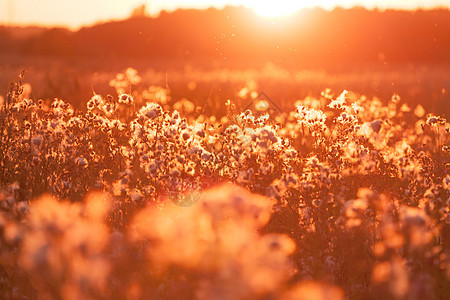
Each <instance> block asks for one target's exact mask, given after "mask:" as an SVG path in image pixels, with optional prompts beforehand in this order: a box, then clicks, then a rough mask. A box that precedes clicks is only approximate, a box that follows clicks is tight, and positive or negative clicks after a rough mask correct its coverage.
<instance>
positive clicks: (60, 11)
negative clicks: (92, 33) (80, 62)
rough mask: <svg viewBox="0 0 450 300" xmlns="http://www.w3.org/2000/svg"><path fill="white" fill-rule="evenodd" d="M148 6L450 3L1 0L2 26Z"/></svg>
mask: <svg viewBox="0 0 450 300" xmlns="http://www.w3.org/2000/svg"><path fill="white" fill-rule="evenodd" d="M141 4H146V5H147V7H148V10H149V12H150V13H151V14H154V15H156V14H158V12H159V11H161V10H168V11H171V10H174V9H177V8H206V7H210V6H214V7H218V8H221V7H224V6H225V5H244V6H247V7H250V8H253V9H255V11H256V12H257V13H259V14H261V15H265V16H271V15H283V14H286V13H288V12H292V11H295V10H296V9H300V8H302V7H313V6H321V7H324V8H326V9H330V8H333V7H334V6H336V5H337V6H341V7H352V6H355V5H358V6H365V7H367V8H374V7H378V8H381V9H384V8H407V9H415V8H417V7H422V8H432V7H449V6H450V0H408V1H405V0H381V1H375V0H359V1H358V0H345V1H338V0H303V1H302V0H300V1H292V0H276V1H270V2H268V1H261V0H244V1H237V0H216V1H212V0H76V1H73V0H70V1H69V0H58V1H55V0H39V1H36V0H1V1H0V24H7V25H35V24H39V25H45V26H55V25H60V26H61V25H62V26H69V27H71V28H78V27H80V26H83V25H91V24H93V23H96V22H98V21H104V20H111V19H122V18H125V17H127V16H129V15H130V13H131V11H132V10H133V8H134V7H137V6H139V5H141Z"/></svg>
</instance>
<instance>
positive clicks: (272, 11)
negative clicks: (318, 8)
mask: <svg viewBox="0 0 450 300" xmlns="http://www.w3.org/2000/svg"><path fill="white" fill-rule="evenodd" d="M305 2H306V3H305ZM309 2H310V1H302V2H296V1H290V0H278V1H252V2H251V4H250V5H249V6H250V7H251V8H252V9H253V10H254V11H255V13H257V14H258V15H260V16H262V17H267V18H278V17H284V16H288V15H290V14H292V13H294V12H296V11H297V10H299V9H301V8H304V7H307V6H308V5H310V4H311V3H309Z"/></svg>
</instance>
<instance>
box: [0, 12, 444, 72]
mask: <svg viewBox="0 0 450 300" xmlns="http://www.w3.org/2000/svg"><path fill="white" fill-rule="evenodd" d="M249 19H250V20H249ZM187 25H189V26H187ZM27 31H28V32H27ZM448 32H450V12H449V11H448V10H443V9H442V10H431V11H390V10H388V11H369V10H366V9H363V8H354V9H349V10H345V9H335V10H333V11H331V12H328V11H325V10H322V9H314V10H301V11H299V12H298V13H296V14H294V15H292V16H290V17H287V18H283V19H280V20H272V19H264V18H261V17H259V16H257V15H255V14H254V13H253V12H252V11H251V10H249V9H245V8H233V7H228V8H225V9H223V10H217V9H208V10H177V11H175V12H172V13H167V12H162V13H161V14H160V15H159V16H158V17H156V18H149V17H134V18H130V19H128V20H123V21H116V22H109V23H104V24H98V25H95V26H92V27H85V28H82V29H80V30H78V31H76V32H71V31H69V30H66V29H62V28H51V29H39V28H29V29H28V30H26V29H24V28H5V27H3V28H1V29H0V36H1V39H0V40H1V42H0V43H1V44H0V45H1V47H0V51H1V52H2V54H5V53H15V54H19V55H26V56H30V55H52V56H55V55H57V56H65V57H93V58H104V59H111V58H140V59H143V58H145V59H180V60H183V61H191V62H195V63H199V64H206V65H208V64H210V63H212V62H216V63H220V64H224V65H226V64H229V65H231V66H233V65H239V66H242V65H243V64H244V65H250V66H254V65H260V64H262V63H265V62H267V61H272V62H276V63H277V64H280V65H282V66H292V67H297V68H303V67H322V68H332V67H342V66H343V65H345V64H349V63H350V64H352V65H364V64H376V63H380V62H382V63H384V62H386V63H405V62H407V63H448V62H450V51H448V50H449V49H450V36H449V35H448Z"/></svg>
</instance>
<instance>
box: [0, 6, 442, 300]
mask: <svg viewBox="0 0 450 300" xmlns="http://www.w3.org/2000/svg"><path fill="white" fill-rule="evenodd" d="M144 8H145V7H144ZM229 10H230V9H229ZM241 10H242V9H241ZM232 12H233V13H235V14H237V15H238V16H240V15H239V14H240V11H237V12H238V13H239V14H238V13H236V12H234V10H232ZM219 13H220V14H224V15H225V13H228V12H227V11H226V9H225V10H224V11H215V10H209V11H208V12H202V13H198V12H195V11H194V12H192V11H187V12H177V13H173V14H168V15H163V16H162V17H160V18H159V19H150V18H149V20H147V19H138V20H136V19H130V20H127V21H124V22H123V23H124V24H125V25H127V26H131V25H133V24H134V25H135V23H138V25H139V26H140V24H141V23H145V24H147V23H151V24H153V22H154V23H155V24H156V23H157V22H166V21H165V19H164V18H175V19H177V18H179V19H180V20H181V19H182V18H181V17H180V16H183V14H185V15H186V16H189V14H191V15H193V16H195V17H197V14H202V16H203V17H202V18H205V19H209V18H210V16H209V15H208V14H213V15H214V14H219ZM316 14H320V16H322V15H323V19H327V18H328V17H329V18H330V19H331V18H337V19H339V20H340V19H341V14H342V15H344V16H347V15H346V14H354V16H359V15H361V16H366V15H369V16H372V15H375V17H373V18H374V20H378V19H376V18H388V20H391V19H389V18H391V17H392V16H396V17H397V18H398V17H399V16H400V17H402V18H406V19H407V20H410V19H411V20H414V18H419V17H415V16H410V15H411V14H410V13H406V12H396V13H393V12H388V13H385V14H381V13H379V12H373V11H372V12H366V11H361V9H354V11H343V10H336V11H333V12H331V13H325V12H322V11H319V12H316ZM418 14H419V13H418ZM448 14H449V12H448V10H447V11H446V10H440V11H437V12H435V13H434V16H435V17H433V14H432V13H431V12H428V13H427V12H422V13H420V14H419V15H420V17H421V18H422V19H421V20H422V22H425V24H428V23H427V22H428V20H429V19H432V20H434V19H433V18H436V20H441V21H439V22H442V24H444V21H445V20H446V19H445V18H444V17H443V16H446V15H448ZM436 15H439V18H440V19H438V17H436ZM214 16H216V15H214ZM361 18H362V17H361ZM408 18H410V19H408ZM243 19H244V18H243ZM171 20H172V19H171ZM194 20H195V19H194ZM227 20H228V19H226V22H228V21H227ZM346 20H347V19H346ZM383 20H384V19H383ZM393 20H394V21H395V20H396V18H393ZM423 20H425V21H423ZM442 20H444V21H442ZM394 21H392V22H394ZM140 22H141V23H140ZM180 22H181V21H180ZM343 22H344V21H343ZM346 22H350V21H348V20H347V21H346ZM436 22H437V23H439V22H438V21H436ZM445 22H447V23H448V21H445ZM244 23H245V22H243V21H242V24H244ZM344 23H345V22H344ZM373 23H374V24H376V22H375V21H373ZM447 23H445V24H447ZM124 24H122V23H120V24H115V23H113V24H106V25H99V26H98V28H97V27H95V26H94V27H93V28H88V29H82V30H80V31H79V32H77V33H66V32H65V31H62V33H61V32H59V31H57V30H56V31H52V29H50V30H49V31H50V33H48V32H47V33H48V35H45V34H44V35H42V36H41V37H39V36H38V37H32V38H30V39H29V40H26V42H17V41H16V42H14V43H13V42H11V41H12V39H11V40H7V39H6V38H4V39H3V40H2V39H0V46H1V45H3V44H4V45H7V46H9V47H10V49H12V50H8V51H10V52H8V53H6V52H4V53H2V52H1V51H3V50H2V49H0V53H2V55H1V56H0V71H1V72H0V298H1V299H304V300H306V299H313V300H316V299H317V300H319V299H323V300H326V299H450V122H449V121H448V120H447V119H448V118H449V116H450V96H449V95H450V94H449V93H450V62H449V58H448V54H447V53H446V52H445V51H442V48H441V47H440V46H436V45H435V46H434V47H435V48H432V47H430V49H432V50H430V52H429V53H427V55H428V56H427V59H428V60H426V59H425V58H424V57H425V56H424V57H422V56H421V55H422V52H421V51H416V52H415V50H417V49H416V48H414V47H415V46H414V47H412V49H411V50H410V52H407V51H406V50H405V53H406V54H407V55H405V57H409V58H411V57H412V58H411V59H412V60H411V61H406V62H405V61H401V59H400V58H402V55H401V51H399V50H400V49H406V48H396V47H394V46H392V48H391V49H390V48H389V47H387V46H386V49H387V50H386V53H388V54H387V55H386V57H388V60H389V55H391V54H392V55H394V54H395V55H397V54H396V53H400V54H398V57H400V58H398V57H397V58H396V59H397V60H396V61H388V62H386V60H385V57H384V54H383V55H380V56H379V57H377V58H376V59H375V61H369V60H370V59H372V58H371V57H372V56H370V55H371V52H370V51H372V50H373V51H374V53H376V52H377V49H372V50H370V51H369V50H367V52H364V51H359V48H353V49H352V50H351V51H353V54H351V53H347V52H344V51H342V52H339V51H337V52H338V53H340V54H339V55H341V56H339V57H338V58H339V59H340V58H342V59H346V60H345V61H342V63H340V62H336V63H335V64H333V65H330V66H328V67H326V66H325V67H316V68H314V67H311V68H301V67H299V65H290V62H288V63H286V62H285V63H279V62H271V60H267V61H264V62H261V61H258V63H254V62H249V63H248V64H244V63H241V62H240V61H239V62H238V61H235V62H234V63H228V62H224V61H223V59H222V58H221V60H217V59H214V60H213V59H211V57H209V56H207V55H206V54H202V53H200V54H199V57H202V59H203V60H201V59H199V58H198V57H197V58H193V59H191V60H185V57H184V56H183V55H184V52H183V54H182V55H178V56H176V57H172V58H164V59H159V58H155V59H149V58H148V57H147V58H145V57H135V56H134V55H135V54H136V53H134V52H131V54H130V55H129V56H125V54H124V57H123V58H120V57H113V58H111V57H112V56H111V57H109V56H108V58H105V57H103V58H98V57H96V56H95V55H94V54H92V55H93V56H89V55H87V56H82V55H80V56H77V55H75V56H71V55H69V54H67V53H66V54H65V53H62V52H61V53H57V54H52V53H53V52H52V51H57V50H58V49H59V50H61V49H60V48H63V50H64V51H68V52H70V51H74V50H73V49H77V48H76V47H78V46H73V45H76V42H80V41H81V42H80V43H81V44H83V42H84V40H83V39H82V38H83V34H84V35H85V36H94V37H95V36H96V35H95V34H98V33H96V32H97V31H96V30H98V32H100V34H99V36H103V35H104V34H103V32H104V31H102V30H105V29H104V27H105V28H106V27H108V26H116V27H117V28H120V26H125V25H124ZM130 24H131V25H130ZM162 24H165V23H162ZM333 24H334V23H333V22H330V24H329V25H327V26H329V27H330V28H332V27H333ZM405 24H409V23H407V22H405V23H404V24H403V25H402V26H404V27H405V28H406V27H407V26H406V25H405ZM439 24H441V23H439ZM134 25H133V26H134ZM219 25H220V24H219ZM219 25H217V26H218V27H220V26H219ZM350 25H351V22H350ZM350 25H348V26H350ZM196 26H199V25H198V24H197V25H196ZM345 26H347V25H345ZM373 26H374V25H373ZM383 26H386V25H383ZM399 26H400V25H399ZM448 26H450V25H448ZM116 27H115V28H116ZM319 27H320V26H319ZM350 27H351V26H350ZM369 27H370V26H369ZM400 27H401V26H400ZM127 28H128V27H127ZM195 28H196V27H195ZM195 28H194V29H195ZM233 28H234V27H233ZM327 28H328V27H327ZM402 28H403V27H402ZM449 28H450V27H449ZM0 29H1V28H0ZM194 29H192V30H193V31H194V32H195V30H196V29H195V30H194ZM14 30H16V31H17V32H22V34H23V32H26V31H20V30H19V29H17V28H16V29H14ZM33 30H35V31H36V29H33ZM39 30H41V31H45V30H44V29H39ZM170 30H174V29H170ZM186 30H187V29H186ZM189 30H190V29H189ZM208 30H210V28H208ZM208 30H206V29H205V31H204V32H203V33H202V34H204V35H205V36H206V35H207V33H208ZM277 30H278V29H277ZM12 31H13V30H12ZM150 31H151V30H149V32H150ZM242 31H243V32H244V33H245V32H250V31H249V30H247V31H245V30H242ZM5 32H6V31H5ZM118 32H119V33H118V35H120V34H123V36H126V35H127V31H126V30H124V31H119V30H118ZM131 32H134V31H131ZM174 32H177V31H176V30H174ZM205 32H206V33H205ZM400 32H402V31H401V30H400ZM442 32H446V31H445V27H444V26H442V27H440V28H439V30H438V31H437V33H439V34H442ZM163 33H164V31H163V32H162V33H161V35H162V36H164V34H163ZM1 34H2V31H1V30H0V38H1V37H2V35H1ZM52 34H56V36H57V38H56V41H58V39H63V40H64V41H69V42H70V41H72V40H71V39H72V38H73V41H72V42H71V43H73V44H71V43H69V42H67V43H66V44H65V43H52V42H51V41H55V40H54V39H53V38H52ZM305 34H306V37H309V35H310V33H305ZM352 34H353V33H350V34H349V36H352ZM417 34H418V33H417ZM16 35H17V34H16ZM179 35H180V36H181V37H178V38H179V41H184V40H183V38H184V37H183V35H182V34H179ZM274 35H275V36H277V34H274ZM5 36H7V35H5ZM73 36H75V38H74V37H73ZM80 36H81V38H80ZM437 36H439V37H440V35H437ZM245 37H246V36H245V35H244V38H242V36H241V37H240V36H239V34H237V37H236V39H238V40H239V38H240V39H241V41H244V42H247V41H246V39H245ZM105 38H106V37H105ZM107 38H109V36H108V37H107ZM335 38H336V37H335ZM390 39H391V37H389V39H387V41H388V42H389V41H390ZM41 40H42V41H43V42H42V43H44V42H45V43H49V45H50V46H49V48H48V49H46V48H42V47H41V48H40V46H39V45H41V44H39V43H40V41H41ZM186 40H188V39H187V38H186ZM286 40H288V41H289V40H290V38H289V39H288V38H286ZM299 40H300V41H301V39H300V38H299ZM349 40H351V39H350V38H349ZM368 40H370V39H368ZM392 40H394V41H395V38H392ZM5 41H8V42H5ZM143 41H144V40H143ZM95 42H97V41H96V40H95V39H93V40H92V43H93V44H95ZM145 42H146V40H145ZM165 42H166V43H168V46H167V47H168V48H170V47H169V46H170V45H169V44H170V43H169V42H168V41H167V40H166V41H164V40H163V41H162V42H161V44H164V43H165ZM388 42H386V43H388ZM438 42H439V43H440V44H439V45H447V44H450V42H449V41H448V37H447V38H446V39H445V38H442V40H439V41H438ZM2 43H3V44H2ZM15 43H16V44H15ZM20 43H24V44H23V45H25V46H26V47H24V48H23V49H28V48H29V49H34V50H33V51H35V52H36V53H32V54H29V53H28V54H26V53H25V54H24V53H19V52H20V51H18V50H17V49H22V48H20V47H22V46H21V45H22V44H20ZM417 43H418V44H421V43H419V42H417ZM194 44H195V43H193V45H194ZM355 44H357V43H356V42H355ZM17 45H19V46H17ZM71 45H72V46H73V48H70V47H69V46H71ZM98 45H103V47H104V48H101V47H100V48H98V49H100V50H101V51H106V50H104V49H107V47H106V46H104V45H107V44H101V43H100V42H99V44H98ZM98 45H97V46H98ZM145 45H146V44H144V46H145ZM243 45H244V46H245V47H248V45H247V44H246V43H243ZM87 46H89V45H87ZM122 46H123V45H122ZM188 46H192V45H191V44H189V45H188ZM381 46H382V47H384V45H381ZM381 46H380V47H381ZM423 46H424V49H426V47H427V45H423ZM33 47H34V48H33ZM52 47H53V48H52ZM64 47H67V49H66V48H64ZM161 47H162V49H163V51H162V52H164V51H165V50H164V49H165V48H164V47H163V46H161ZM202 47H203V48H205V49H206V50H208V51H209V49H210V48H211V47H210V45H209V44H205V45H202ZM310 47H311V49H310V50H308V49H306V50H304V51H305V52H304V54H305V55H312V54H311V53H314V51H315V48H314V47H313V46H310ZM417 47H419V46H417ZM86 48H89V47H86ZM92 48H93V50H92V51H94V52H95V51H100V50H98V49H97V48H96V47H92ZM94 48H95V49H94ZM124 48H126V47H124ZM199 48H201V47H200V46H199ZM23 49H22V50H21V51H25V50H23ZM42 49H43V50H42ZM49 49H50V50H49ZM55 49H56V50H55ZM117 49H119V50H120V49H122V48H120V47H119V48H117ZM117 49H113V50H114V51H115V50H117ZM130 49H131V50H130ZM130 49H128V48H127V49H126V50H127V51H128V50H129V51H137V53H138V54H139V53H141V52H142V53H144V52H145V51H143V50H142V49H140V50H139V49H138V50H136V49H135V48H133V47H130ZM236 49H239V48H236ZM389 49H390V50H389ZM59 50H58V51H59ZM69 50H70V51H69ZM119 50H117V51H119ZM122 50H123V49H122ZM122 50H120V51H122ZM175 50H176V49H175ZM175 50H173V51H175ZM206 50H204V51H206ZM225 50H226V49H225ZM322 50H323V51H325V52H327V49H325V48H324V49H322ZM322 50H321V51H322ZM30 51H31V50H30ZM39 51H48V53H44V54H43V53H40V52H39ZM80 51H81V50H80ZM83 51H87V50H86V49H85V50H83ZM120 51H119V52H117V53H119V54H121V55H122V54H123V53H125V52H123V53H122V52H120ZM152 51H153V50H152ZM155 51H156V50H155ZM299 51H300V50H299ZM349 51H350V50H349ZM389 51H391V52H389ZM433 51H434V52H433ZM175 52H176V51H175ZM213 52H214V51H213ZM223 52H224V53H227V52H226V51H223ZM263 52H264V51H261V53H263ZM359 52H361V54H359V55H360V56H358V57H359V59H360V61H359V62H355V63H352V62H351V60H352V58H353V56H354V53H359ZM49 53H50V54H49ZM142 53H141V54H142ZM205 53H207V52H205ZM233 53H234V54H235V57H239V51H233V49H232V47H231V46H230V48H229V49H228V54H233ZM236 53H237V54H236ZM268 53H269V54H270V55H272V54H273V53H272V52H270V51H269V52H268ZM418 53H420V54H418ZM3 54H4V55H3ZM266 54H267V53H266ZM269 54H267V55H269ZM369 54H370V55H369ZM142 55H144V54H142ZM202 55H204V56H202ZM247 55H248V57H251V56H252V52H251V51H250V50H248V53H247ZM277 55H278V54H277ZM395 55H394V56H395ZM408 55H409V56H408ZM439 55H440V56H439ZM366 56H367V57H366ZM229 57H232V56H231V55H230V56H229ZM248 57H243V60H245V59H247V58H248ZM280 57H281V56H280ZM392 57H393V56H392ZM430 57H431V58H430ZM338 58H336V57H334V58H333V59H336V60H338V61H339V59H338ZM422 58H423V59H424V61H421V59H422ZM315 59H316V60H317V61H320V60H321V58H320V57H319V56H318V57H316V58H315ZM328 59H329V60H332V58H330V57H328ZM230 60H231V59H230ZM306 60H308V59H306ZM363 60H364V61H363ZM366 60H367V61H366ZM433 60H435V61H433ZM206 62H207V63H206ZM314 63H316V62H314ZM326 63H328V61H326Z"/></svg>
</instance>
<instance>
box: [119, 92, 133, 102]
mask: <svg viewBox="0 0 450 300" xmlns="http://www.w3.org/2000/svg"><path fill="white" fill-rule="evenodd" d="M119 103H123V104H132V103H133V97H131V96H130V95H128V94H121V95H120V96H119Z"/></svg>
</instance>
